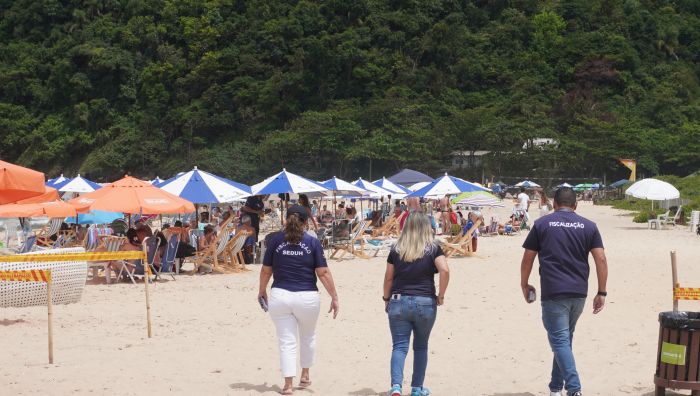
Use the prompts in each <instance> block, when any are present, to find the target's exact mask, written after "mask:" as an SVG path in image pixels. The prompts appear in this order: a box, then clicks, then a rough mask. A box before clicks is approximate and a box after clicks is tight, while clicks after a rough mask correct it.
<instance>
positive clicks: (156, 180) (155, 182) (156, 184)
mask: <svg viewBox="0 0 700 396" xmlns="http://www.w3.org/2000/svg"><path fill="white" fill-rule="evenodd" d="M164 181H165V180H163V179H161V178H160V177H158V176H156V178H155V179H153V180H149V181H148V182H149V183H151V184H153V185H154V186H156V187H158V186H159V185H160V184H161V183H163V182H164Z"/></svg>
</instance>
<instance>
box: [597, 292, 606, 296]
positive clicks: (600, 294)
mask: <svg viewBox="0 0 700 396" xmlns="http://www.w3.org/2000/svg"><path fill="white" fill-rule="evenodd" d="M598 295H599V296H603V297H607V296H608V292H604V291H599V292H598Z"/></svg>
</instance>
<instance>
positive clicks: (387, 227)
mask: <svg viewBox="0 0 700 396" xmlns="http://www.w3.org/2000/svg"><path fill="white" fill-rule="evenodd" d="M398 225H399V218H398V217H394V216H391V217H389V218H388V219H387V220H386V221H385V222H384V224H382V226H380V227H377V228H374V229H372V236H373V237H378V236H388V235H397V234H398V232H396V228H397V227H398Z"/></svg>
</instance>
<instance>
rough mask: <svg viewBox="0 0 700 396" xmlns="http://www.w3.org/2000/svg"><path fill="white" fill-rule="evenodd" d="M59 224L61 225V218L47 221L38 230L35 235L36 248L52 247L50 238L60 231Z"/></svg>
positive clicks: (52, 242)
mask: <svg viewBox="0 0 700 396" xmlns="http://www.w3.org/2000/svg"><path fill="white" fill-rule="evenodd" d="M61 224H63V218H61V217H54V218H52V219H49V222H48V223H46V225H45V226H44V228H42V229H41V230H39V232H37V234H36V244H37V246H53V244H54V241H53V240H52V239H51V237H52V236H54V235H57V234H58V232H59V231H60V230H61Z"/></svg>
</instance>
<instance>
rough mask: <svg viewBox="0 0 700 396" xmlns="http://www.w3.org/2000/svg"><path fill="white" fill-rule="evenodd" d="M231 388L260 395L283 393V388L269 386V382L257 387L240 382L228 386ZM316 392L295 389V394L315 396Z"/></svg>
mask: <svg viewBox="0 0 700 396" xmlns="http://www.w3.org/2000/svg"><path fill="white" fill-rule="evenodd" d="M228 387H229V388H231V389H233V390H244V391H253V392H258V393H266V392H275V393H280V392H282V388H280V387H279V385H268V384H267V382H265V383H264V384H262V385H255V384H249V383H246V382H238V383H235V384H231V385H229V386H228ZM313 393H314V391H313V390H311V389H308V388H300V387H294V394H295V395H296V394H313Z"/></svg>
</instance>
